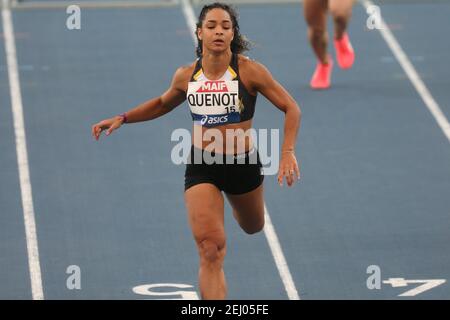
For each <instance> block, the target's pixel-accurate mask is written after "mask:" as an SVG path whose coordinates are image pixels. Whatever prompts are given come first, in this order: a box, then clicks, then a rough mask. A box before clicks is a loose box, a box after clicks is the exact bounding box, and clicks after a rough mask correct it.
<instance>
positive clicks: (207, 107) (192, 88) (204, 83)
mask: <svg viewBox="0 0 450 320" xmlns="http://www.w3.org/2000/svg"><path fill="white" fill-rule="evenodd" d="M186 99H187V101H188V105H189V108H190V111H191V115H192V120H193V121H194V123H195V124H198V125H202V126H205V127H215V126H219V125H224V124H228V123H238V122H242V121H246V120H249V119H251V118H253V114H254V113H255V104H256V96H253V95H251V94H250V93H249V92H248V91H247V89H246V88H245V86H244V84H243V83H242V81H241V79H240V77H239V66H238V55H237V54H234V53H233V55H232V57H231V63H230V65H229V66H228V69H227V71H226V72H225V74H224V75H223V76H222V77H221V78H220V79H218V80H209V79H207V78H206V77H205V75H204V73H203V69H202V58H199V59H198V60H197V63H196V65H195V68H194V72H193V73H192V76H191V80H190V81H189V85H188V90H187V94H186Z"/></svg>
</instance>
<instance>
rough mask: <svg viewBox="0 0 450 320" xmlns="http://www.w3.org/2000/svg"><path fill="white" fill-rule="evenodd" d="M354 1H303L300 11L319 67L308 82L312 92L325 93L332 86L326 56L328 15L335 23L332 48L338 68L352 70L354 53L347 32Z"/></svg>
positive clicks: (329, 65)
mask: <svg viewBox="0 0 450 320" xmlns="http://www.w3.org/2000/svg"><path fill="white" fill-rule="evenodd" d="M352 6H353V0H304V1H303V10H304V15H305V19H306V23H307V24H308V38H309V42H310V43H311V46H312V48H313V50H314V53H315V55H316V57H317V60H318V63H317V66H316V70H315V72H314V74H313V76H312V78H311V82H310V85H311V88H313V89H327V88H329V87H330V85H331V71H332V69H333V61H332V59H331V56H330V55H329V54H328V53H327V46H328V33H327V14H328V11H330V14H331V16H332V17H333V22H334V46H335V49H336V58H337V61H338V64H339V67H341V68H342V69H348V68H351V66H352V65H353V62H354V60H355V53H354V51H353V48H352V45H351V43H350V40H349V38H348V34H347V32H346V30H347V26H348V22H349V20H350V17H351V15H352Z"/></svg>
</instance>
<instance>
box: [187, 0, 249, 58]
mask: <svg viewBox="0 0 450 320" xmlns="http://www.w3.org/2000/svg"><path fill="white" fill-rule="evenodd" d="M217 8H218V9H222V10H225V11H226V12H228V14H229V15H230V17H231V23H232V24H233V30H234V38H233V41H231V51H232V52H233V53H242V52H244V51H248V50H250V45H251V43H250V41H248V40H247V38H246V37H245V36H244V35H242V34H241V32H240V30H239V22H238V17H239V15H238V13H237V11H236V10H235V9H234V8H233V7H232V6H230V5H228V4H225V3H221V2H215V3H212V4H209V5H205V6H203V8H202V11H201V12H200V15H199V17H198V22H197V29H196V30H195V36H196V37H197V42H198V46H197V49H196V53H197V57H201V56H202V51H203V47H202V40H200V39H199V38H198V33H197V30H198V29H200V28H201V27H202V25H203V21H204V20H205V18H206V14H207V13H208V12H209V11H210V10H212V9H217Z"/></svg>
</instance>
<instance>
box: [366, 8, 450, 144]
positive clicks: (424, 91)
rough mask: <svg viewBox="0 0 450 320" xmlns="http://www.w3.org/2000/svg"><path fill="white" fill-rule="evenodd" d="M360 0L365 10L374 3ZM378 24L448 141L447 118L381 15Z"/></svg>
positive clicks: (449, 134) (449, 130) (449, 136)
mask: <svg viewBox="0 0 450 320" xmlns="http://www.w3.org/2000/svg"><path fill="white" fill-rule="evenodd" d="M360 2H361V3H362V5H363V6H364V7H365V8H366V10H367V8H369V7H370V6H373V5H374V4H373V2H372V1H370V0H360ZM380 26H381V29H379V31H380V33H381V35H382V36H383V38H384V40H385V41H386V43H387V45H388V46H389V48H390V49H391V51H392V53H393V54H394V56H395V58H396V59H397V61H398V62H399V63H400V65H401V67H402V68H403V71H405V73H406V75H407V76H408V78H409V80H410V81H411V83H412V84H413V86H414V88H415V89H416V91H417V93H418V94H419V95H420V97H421V98H422V100H423V102H424V103H425V106H426V107H427V109H428V110H429V111H430V112H431V114H432V115H433V117H434V119H435V120H436V122H437V123H438V125H439V127H440V128H441V130H442V131H443V132H444V134H445V136H446V137H447V140H448V141H449V142H450V123H449V122H448V119H447V118H446V117H445V114H444V113H443V112H442V110H441V108H440V107H439V105H438V104H437V102H436V101H435V100H434V98H433V96H432V95H431V93H430V91H429V90H428V88H427V86H426V85H425V83H424V82H423V81H422V79H421V78H420V76H419V74H418V73H417V71H416V69H415V68H414V66H413V64H412V63H411V61H410V60H409V58H408V56H407V55H406V54H405V52H404V51H403V49H402V47H401V46H400V44H399V43H398V41H397V40H396V39H395V37H394V35H393V34H392V32H391V30H390V29H389V27H388V26H387V25H386V23H385V21H384V19H383V18H382V16H381V15H380Z"/></svg>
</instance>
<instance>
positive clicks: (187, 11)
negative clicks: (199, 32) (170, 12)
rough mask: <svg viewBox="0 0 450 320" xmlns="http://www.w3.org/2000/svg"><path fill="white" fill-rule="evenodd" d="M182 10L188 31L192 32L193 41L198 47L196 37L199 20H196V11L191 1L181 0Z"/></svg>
mask: <svg viewBox="0 0 450 320" xmlns="http://www.w3.org/2000/svg"><path fill="white" fill-rule="evenodd" d="M180 2H181V8H182V9H183V13H184V17H185V18H186V23H187V25H188V29H189V30H190V31H191V32H190V33H191V36H192V40H193V41H194V44H195V46H197V44H198V43H197V37H196V36H195V29H196V28H197V23H196V21H197V19H196V18H195V13H194V9H193V8H192V5H191V3H190V1H189V0H180Z"/></svg>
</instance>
